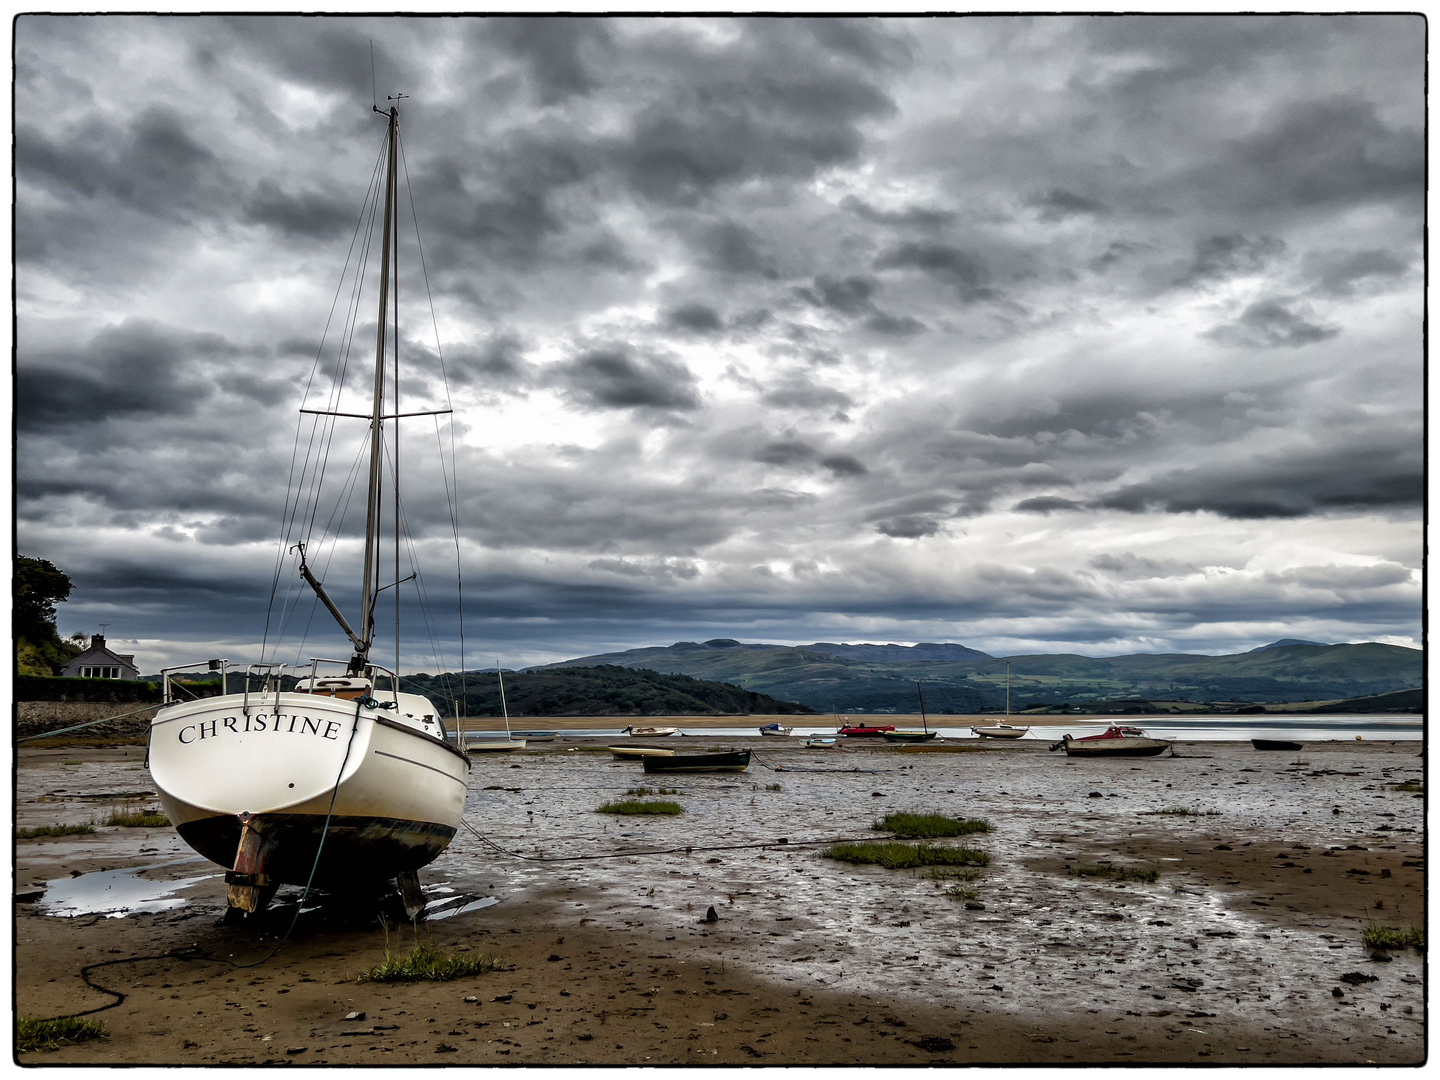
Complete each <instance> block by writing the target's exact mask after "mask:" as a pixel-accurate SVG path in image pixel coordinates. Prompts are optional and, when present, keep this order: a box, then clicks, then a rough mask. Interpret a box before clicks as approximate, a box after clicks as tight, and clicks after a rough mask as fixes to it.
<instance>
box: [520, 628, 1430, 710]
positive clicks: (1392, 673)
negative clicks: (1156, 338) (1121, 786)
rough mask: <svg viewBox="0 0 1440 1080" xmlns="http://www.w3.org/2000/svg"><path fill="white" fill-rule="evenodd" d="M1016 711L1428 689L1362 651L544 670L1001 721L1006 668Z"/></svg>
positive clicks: (1415, 659) (921, 650)
mask: <svg viewBox="0 0 1440 1080" xmlns="http://www.w3.org/2000/svg"><path fill="white" fill-rule="evenodd" d="M1007 663H1008V664H1009V665H1010V669H1011V688H1010V697H1011V705H1012V708H1013V709H1015V710H1016V711H1019V710H1020V709H1021V708H1025V707H1035V708H1040V707H1060V706H1063V705H1066V704H1071V703H1073V704H1076V705H1082V706H1083V704H1084V703H1086V702H1091V701H1116V700H1125V699H1131V700H1163V701H1192V702H1232V703H1245V704H1250V703H1254V704H1258V703H1264V702H1295V701H1334V700H1338V699H1343V698H1355V697H1362V696H1366V695H1374V694H1387V693H1391V692H1393V691H1396V690H1405V689H1410V688H1413V687H1416V686H1419V685H1421V684H1422V683H1423V681H1424V669H1423V654H1422V653H1421V652H1420V650H1418V649H1406V648H1403V647H1401V646H1398V645H1382V644H1380V643H1378V642H1365V643H1361V644H1353V645H1321V644H1318V643H1294V644H1282V643H1281V642H1275V643H1274V644H1272V645H1270V646H1267V647H1265V648H1263V649H1257V650H1255V651H1252V652H1246V653H1237V654H1234V655H1230V656H1201V655H1196V654H1193V653H1168V654H1156V655H1152V654H1138V655H1131V656H1112V657H1089V656H1077V655H1074V654H1036V655H1024V656H1010V657H1003V658H1001V657H993V656H990V655H988V654H986V653H983V652H980V651H979V650H976V649H970V648H968V647H967V646H964V645H956V644H926V645H915V646H903V645H836V644H833V643H827V642H817V643H815V644H813V645H800V646H793V645H764V644H755V643H750V644H746V643H742V642H739V641H735V640H733V639H731V638H716V639H713V640H711V641H706V642H693V641H682V642H677V643H675V644H674V645H670V646H663V647H661V646H657V647H652V648H644V649H631V650H628V651H626V652H619V653H607V654H603V655H600V656H587V657H581V658H579V659H576V660H567V661H564V662H563V663H561V664H555V665H548V666H547V667H545V668H543V669H539V670H545V671H554V670H556V669H557V668H568V667H577V666H578V667H588V666H593V665H596V664H605V665H613V666H616V667H626V668H642V667H643V668H648V669H651V670H653V671H663V672H672V673H675V674H684V675H690V676H693V677H695V678H697V679H706V680H712V681H715V682H721V683H732V684H734V685H736V686H742V687H744V688H745V689H747V690H753V691H755V692H757V693H762V694H769V695H771V696H773V697H776V698H779V699H782V700H786V701H799V702H803V703H804V704H805V705H808V706H809V707H810V708H812V709H814V710H816V711H817V712H822V713H913V712H916V711H917V710H918V705H919V703H918V696H917V693H916V687H915V684H916V683H917V682H918V683H921V684H922V685H923V688H924V693H925V705H926V708H927V709H928V710H929V711H931V712H935V713H941V714H944V713H973V712H993V711H1002V710H1003V709H1004V708H1005V666H1006V664H1007Z"/></svg>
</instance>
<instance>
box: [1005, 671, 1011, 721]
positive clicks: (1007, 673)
mask: <svg viewBox="0 0 1440 1080" xmlns="http://www.w3.org/2000/svg"><path fill="white" fill-rule="evenodd" d="M1005 722H1006V723H1007V724H1008V723H1009V722H1010V665H1009V664H1006V665H1005Z"/></svg>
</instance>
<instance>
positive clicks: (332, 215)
mask: <svg viewBox="0 0 1440 1080" xmlns="http://www.w3.org/2000/svg"><path fill="white" fill-rule="evenodd" d="M244 212H245V217H246V219H248V220H249V221H251V222H254V223H255V224H257V225H268V226H271V227H272V228H276V229H279V230H280V231H281V232H286V233H298V234H300V235H302V236H312V237H315V238H316V239H324V238H325V237H328V236H334V235H337V234H339V233H342V232H345V231H346V230H349V229H352V228H354V226H355V209H354V207H353V206H351V205H350V204H349V202H348V201H346V200H342V199H338V198H336V197H335V196H333V195H331V194H330V193H328V192H322V191H286V190H284V189H282V188H281V187H280V185H279V184H277V183H276V182H275V181H274V180H270V179H265V180H261V181H260V183H259V184H257V185H256V187H255V191H254V194H252V195H251V196H250V198H249V199H247V200H246V201H245V208H244Z"/></svg>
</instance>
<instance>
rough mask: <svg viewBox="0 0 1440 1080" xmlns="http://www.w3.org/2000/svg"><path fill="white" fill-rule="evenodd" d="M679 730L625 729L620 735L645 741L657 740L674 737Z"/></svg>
mask: <svg viewBox="0 0 1440 1080" xmlns="http://www.w3.org/2000/svg"><path fill="white" fill-rule="evenodd" d="M679 730H680V729H679V728H673V727H627V728H626V729H625V730H624V731H622V732H620V734H621V735H639V736H640V737H641V738H645V739H658V738H659V737H660V736H662V735H674V734H675V733H676V732H677V731H679Z"/></svg>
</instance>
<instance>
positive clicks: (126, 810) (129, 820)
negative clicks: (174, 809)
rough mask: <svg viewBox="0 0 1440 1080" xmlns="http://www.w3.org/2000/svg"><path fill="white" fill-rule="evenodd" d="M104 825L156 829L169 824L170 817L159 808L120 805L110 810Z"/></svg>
mask: <svg viewBox="0 0 1440 1080" xmlns="http://www.w3.org/2000/svg"><path fill="white" fill-rule="evenodd" d="M105 824H106V825H123V826H124V827H126V828H130V829H158V828H160V827H161V826H163V825H169V824H170V819H169V818H168V817H166V816H165V815H164V814H163V813H162V812H161V811H159V810H149V809H141V808H140V807H138V806H122V807H119V808H117V809H115V810H111V811H110V816H109V817H108V818H106V819H105Z"/></svg>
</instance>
